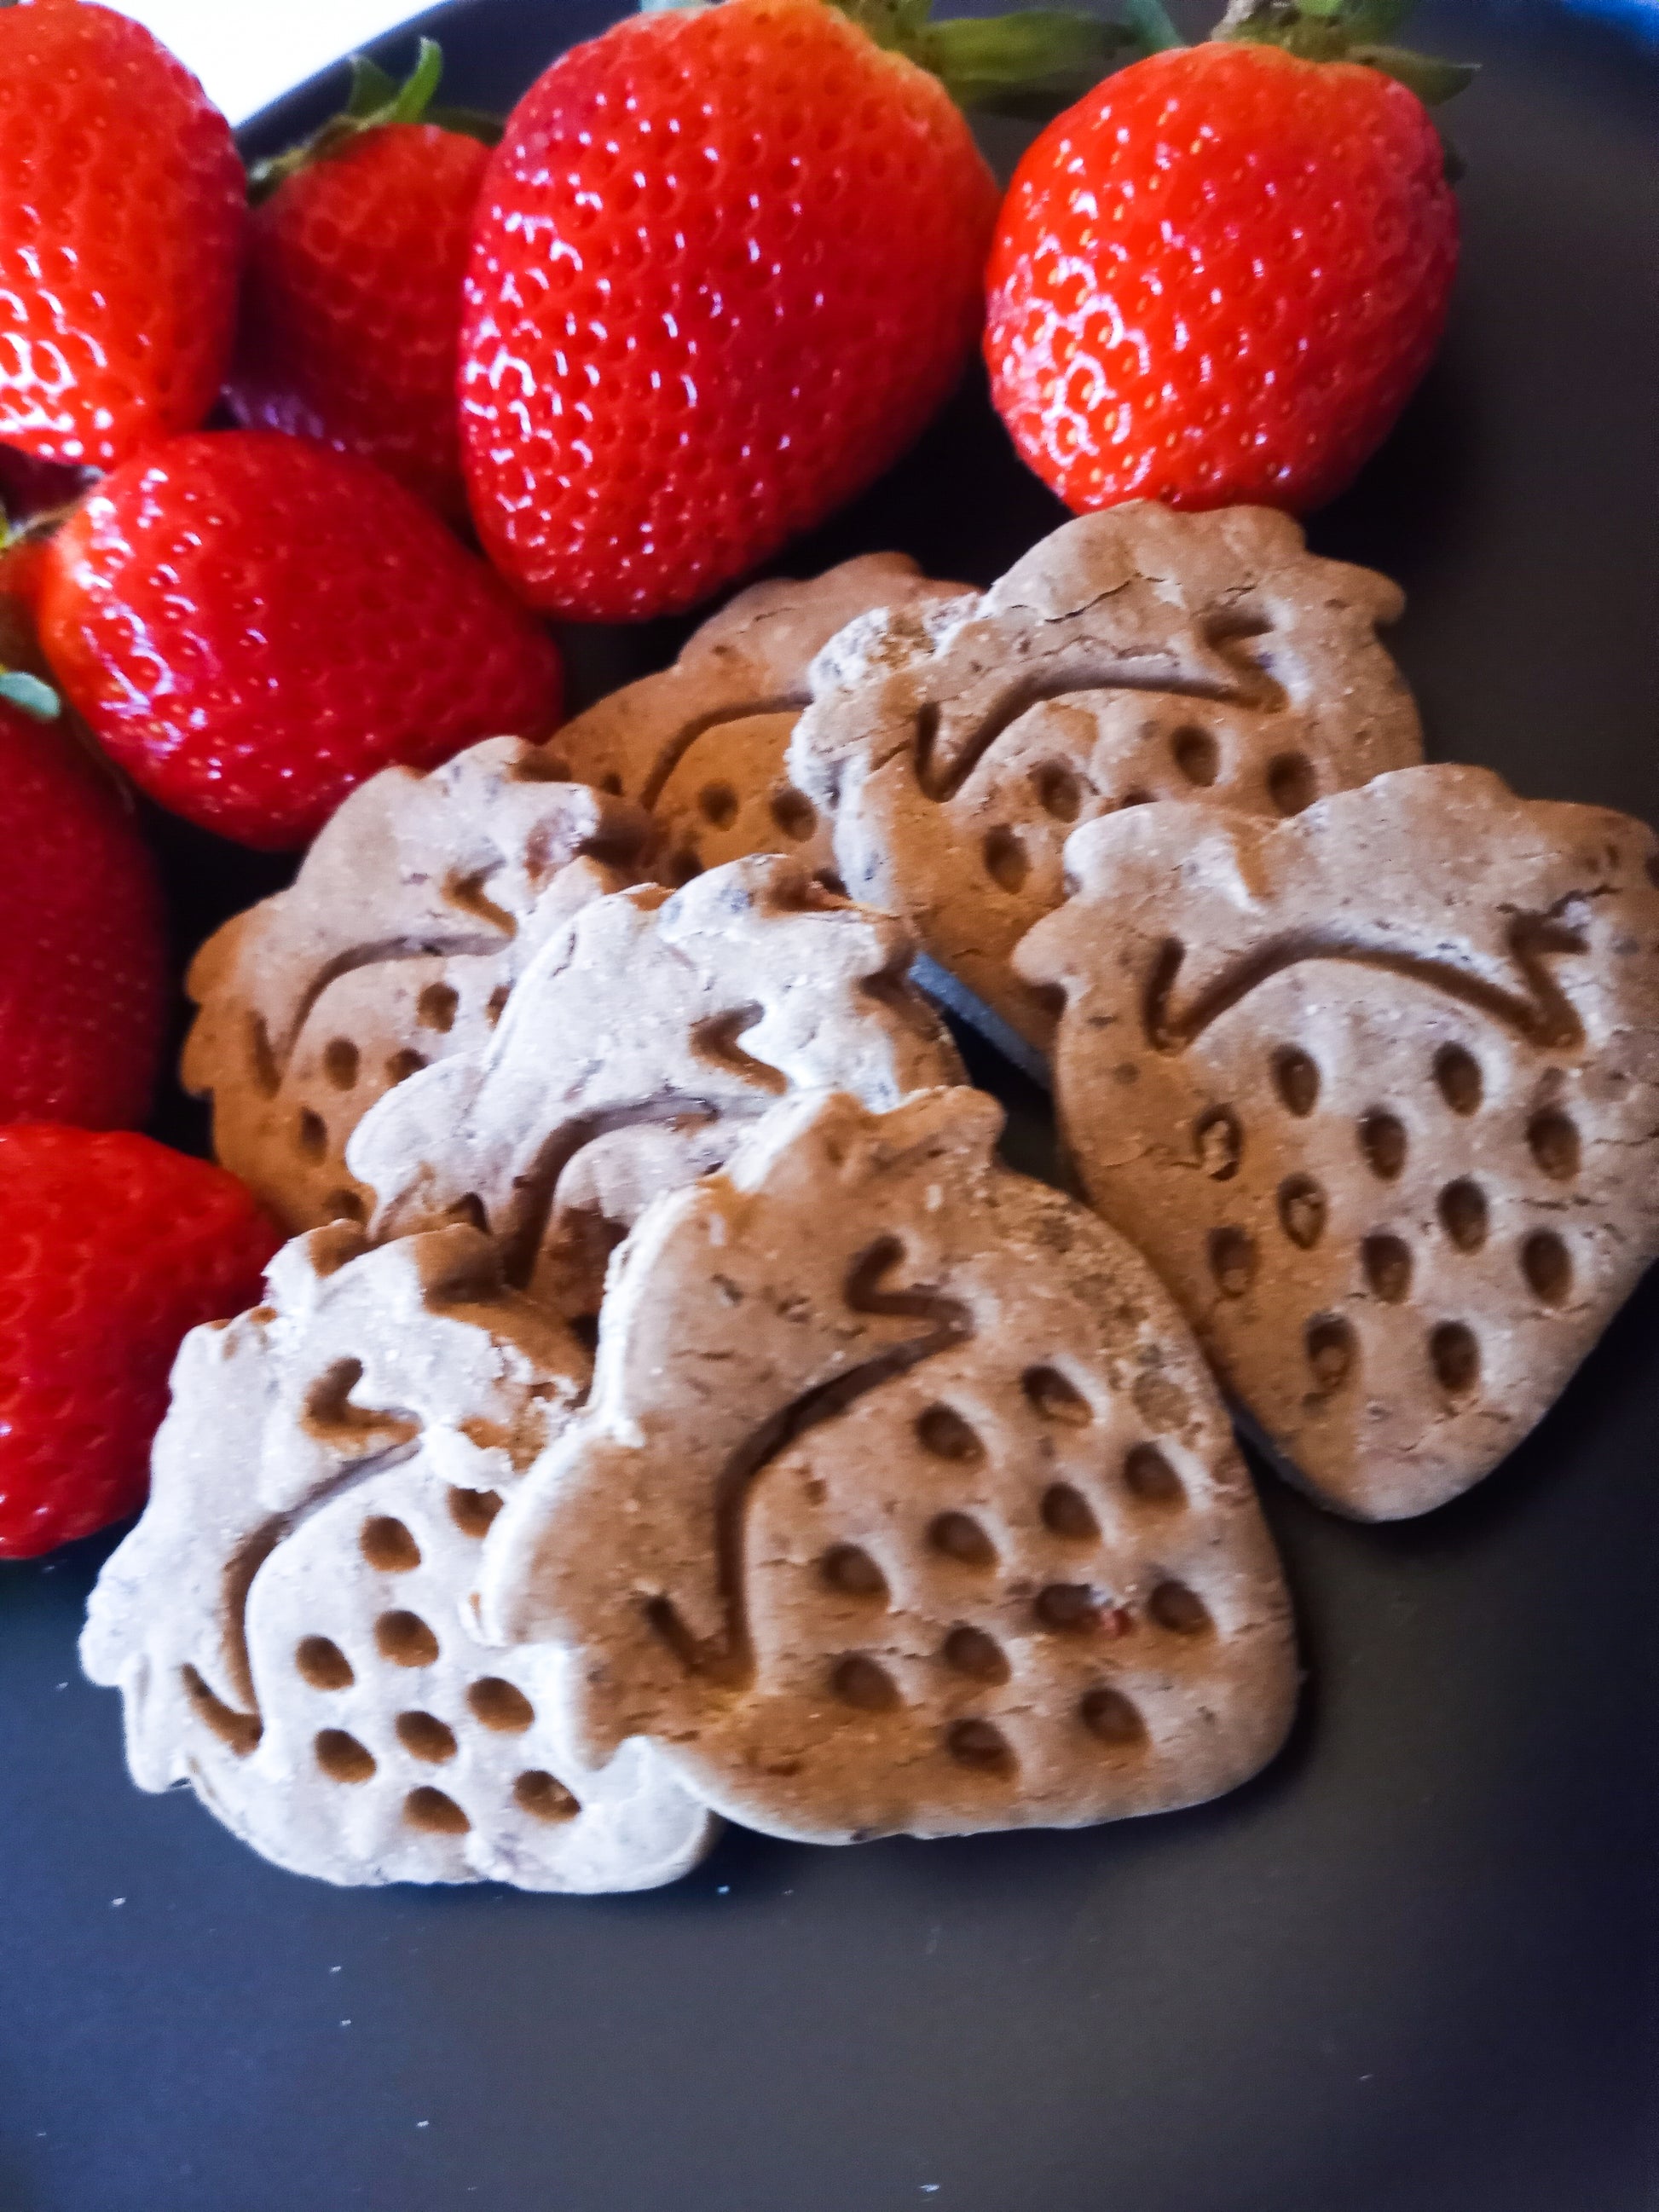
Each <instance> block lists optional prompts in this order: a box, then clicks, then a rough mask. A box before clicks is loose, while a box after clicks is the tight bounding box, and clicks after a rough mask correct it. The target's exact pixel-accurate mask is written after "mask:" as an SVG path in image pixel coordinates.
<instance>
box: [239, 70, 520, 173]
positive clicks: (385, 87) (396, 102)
mask: <svg viewBox="0 0 1659 2212" xmlns="http://www.w3.org/2000/svg"><path fill="white" fill-rule="evenodd" d="M443 73H444V57H443V49H442V47H441V46H440V45H439V44H438V42H437V40H435V39H422V40H421V43H420V46H419V47H418V49H417V50H416V56H415V66H414V68H413V69H412V70H410V73H409V75H408V76H406V77H405V78H404V81H403V82H402V83H401V84H399V83H398V82H397V81H396V79H395V78H393V77H392V76H389V75H388V74H387V72H386V70H383V69H382V68H381V67H380V64H379V62H377V61H374V59H372V58H371V57H370V56H369V55H368V54H353V56H352V57H351V91H350V93H349V96H348V98H347V100H346V104H345V106H344V107H343V108H342V110H341V111H340V112H339V114H337V115H334V116H331V117H330V118H329V120H328V121H327V122H326V123H325V124H324V125H323V126H322V128H321V130H320V131H313V134H312V135H311V137H309V138H307V139H304V140H302V141H301V143H300V144H299V145H297V146H290V147H289V148H288V149H287V150H286V151H285V152H283V153H281V154H273V155H270V156H268V157H267V159H266V160H264V161H256V162H255V163H254V165H253V167H252V169H251V170H250V171H249V172H248V197H249V198H250V199H251V200H252V202H253V204H254V205H255V206H256V207H257V206H258V204H259V202H260V201H261V200H265V199H269V198H270V195H271V194H272V192H274V191H276V187H277V185H280V184H281V183H282V181H283V179H284V178H285V177H291V176H293V175H294V174H295V172H296V171H297V170H300V169H303V168H306V167H308V166H309V164H310V163H311V162H313V161H326V160H327V159H328V157H329V156H330V155H331V154H337V153H338V152H339V151H340V149H342V148H343V147H344V146H349V145H350V144H351V143H353V142H354V141H355V140H356V139H358V138H360V137H362V135H363V133H364V132H365V131H378V130H380V129H381V128H382V127H383V126H384V125H386V124H389V123H431V124H435V125H437V127H438V129H439V130H441V131H457V132H459V134H460V136H461V137H466V138H477V139H480V140H482V142H483V144H485V145H486V146H493V145H495V144H496V143H497V142H498V141H499V139H500V137H501V122H500V119H499V118H497V117H495V116H493V115H484V114H483V113H481V112H478V111H477V109H474V108H467V107H434V106H433V105H432V96H433V94H435V92H436V91H437V89H438V85H439V82H440V80H441V78H442V76H443Z"/></svg>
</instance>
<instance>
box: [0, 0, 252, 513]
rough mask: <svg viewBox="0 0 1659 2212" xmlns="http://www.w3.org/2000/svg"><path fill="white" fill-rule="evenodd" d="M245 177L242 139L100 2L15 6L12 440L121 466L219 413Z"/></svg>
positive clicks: (3, 113) (3, 339)
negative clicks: (157, 441)
mask: <svg viewBox="0 0 1659 2212" xmlns="http://www.w3.org/2000/svg"><path fill="white" fill-rule="evenodd" d="M246 219H247V214H246V178H245V177H244V175H243V173H242V165H241V162H240V160H239V159H238V157H237V153H236V149H235V146H234V143H233V142H232V139H231V135H230V126H229V125H228V124H227V122H226V121H225V118H224V117H223V116H222V115H221V114H220V113H219V112H218V110H217V108H216V107H215V106H212V104H211V103H210V101H209V100H208V98H207V96H206V94H204V92H203V90H202V88H201V86H200V85H199V84H197V82H196V80H195V78H194V77H193V76H191V74H190V72H189V70H186V69H185V68H184V67H183V66H182V65H181V64H179V63H178V62H176V61H175V60H174V59H173V56H172V55H171V54H169V53H168V52H167V49H166V48H165V47H164V46H161V45H160V44H158V42H157V41H156V40H155V39H154V38H152V37H151V35H150V33H149V32H148V31H147V30H145V29H143V27H142V26H141V25H139V24H137V23H135V22H133V21H131V20H130V18H129V17H127V16H125V15H117V14H116V13H115V12H114V10H113V9H109V8H102V7H98V6H95V5H94V0H33V4H26V5H24V6H21V7H15V6H14V7H8V8H6V9H4V10H3V11H0V294H3V296H4V300H5V307H6V313H5V321H4V329H3V333H0V440H4V441H9V443H10V444H12V445H15V446H21V447H22V448H23V449H24V451H25V452H27V453H33V454H34V455H36V456H37V457H38V458H40V459H43V460H53V461H64V462H71V463H76V464H85V465H91V466H95V467H98V468H100V469H105V468H112V467H113V466H114V465H115V464H116V463H117V462H118V461H121V460H123V459H125V457H126V456H127V455H128V454H129V453H132V452H134V451H136V449H137V447H138V445H139V444H140V442H141V441H143V440H144V439H146V438H151V437H155V436H157V435H167V433H169V432H172V431H175V430H188V429H192V428H194V427H195V426H196V424H197V423H198V422H200V421H201V420H202V418H203V416H204V415H205V414H206V413H207V411H208V410H209V408H210V407H211V406H212V404H213V402H214V399H215V398H216V395H217V393H218V390H219V386H220V382H221V380H222V377H223V374H224V368H225V362H226V359H227V357H228V354H229V350H230V343H231V337H232V333H233V330H234V323H235V313H236V285H237V278H238V274H239V269H240V258H241V250H242V240H243V235H244V231H245V228H246Z"/></svg>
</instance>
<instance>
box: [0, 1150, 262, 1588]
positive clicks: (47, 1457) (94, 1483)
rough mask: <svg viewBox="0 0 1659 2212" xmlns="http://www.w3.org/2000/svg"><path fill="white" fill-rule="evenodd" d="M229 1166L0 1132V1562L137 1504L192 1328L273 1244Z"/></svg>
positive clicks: (258, 1269)
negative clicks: (177, 1361)
mask: <svg viewBox="0 0 1659 2212" xmlns="http://www.w3.org/2000/svg"><path fill="white" fill-rule="evenodd" d="M281 1241H282V1240H281V1238H280V1237H278V1235H277V1233H276V1230H275V1229H274V1228H273V1227H272V1226H271V1225H270V1222H269V1221H267V1220H266V1219H265V1218H264V1215H263V1214H262V1213H261V1212H259V1210H258V1207H257V1206H255V1205H254V1203H253V1200H252V1198H251V1197H250V1196H249V1194H248V1193H247V1192H246V1190H245V1189H244V1188H243V1187H242V1185H241V1184H240V1183H239V1182H237V1180H236V1178H235V1176H230V1175H227V1174H226V1173H225V1171H224V1170H223V1169H222V1168H216V1167H210V1166H209V1164H208V1163H207V1162H206V1161H205V1160H191V1159H186V1158H185V1157H184V1155H183V1154H182V1153H180V1152H169V1151H167V1147H166V1146H163V1145H156V1144H152V1143H151V1142H150V1140H149V1138H148V1137H138V1136H133V1135H131V1134H128V1133H125V1132H118V1133H113V1134H98V1133H93V1132H91V1131H88V1130H85V1129H65V1128H58V1127H52V1126H49V1125H48V1124H46V1123H44V1122H41V1123H22V1124H19V1125H18V1126H16V1127H12V1128H0V1317H3V1327H0V1559H32V1558H33V1557H34V1556H35V1554H36V1553H40V1552H48V1551H50V1550H51V1549H52V1547H53V1545H55V1544H65V1543H68V1542H70V1541H71V1539H73V1538H74V1537H76V1536H86V1535H89V1534H91V1533H92V1531H93V1530H94V1528H103V1527H104V1526H105V1524H106V1522H110V1521H114V1520H118V1518H119V1517H120V1516H121V1515H122V1514H124V1513H131V1512H132V1511H133V1510H134V1509H135V1508H136V1507H137V1505H138V1504H140V1503H141V1502H142V1500H143V1494H144V1485H145V1480H146V1475H147V1473H148V1469H149V1447H150V1441H151V1439H152V1438H153V1437H154V1436H155V1431H156V1430H157V1428H158V1427H159V1426H160V1425H161V1416H162V1414H163V1413H165V1412H166V1411H167V1374H168V1370H170V1369H171V1367H172V1365H173V1357H174V1355H175V1353H176V1352H178V1349H179V1345H180V1343H181V1342H182V1341H183V1340H184V1337H185V1332H186V1331H187V1330H189V1329H191V1328H195V1327H196V1326H197V1323H198V1322H207V1321H220V1320H223V1319H226V1318H228V1316H231V1315H233V1314H236V1313H240V1311H241V1310H243V1309H244V1308H245V1307H246V1306H249V1305H252V1304H253V1302H254V1300H255V1299H256V1298H257V1297H258V1292H259V1281H260V1277H261V1275H262V1273H264V1267H265V1263H266V1261H268V1260H269V1259H270V1256H271V1255H272V1253H273V1252H275V1251H276V1248H277V1245H278V1244H279V1243H281Z"/></svg>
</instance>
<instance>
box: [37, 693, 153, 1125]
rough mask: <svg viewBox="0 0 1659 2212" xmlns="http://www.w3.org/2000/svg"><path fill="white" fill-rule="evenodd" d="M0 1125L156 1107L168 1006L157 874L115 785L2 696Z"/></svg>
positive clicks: (95, 1119) (135, 1116) (105, 1118)
mask: <svg viewBox="0 0 1659 2212" xmlns="http://www.w3.org/2000/svg"><path fill="white" fill-rule="evenodd" d="M0 825H3V834H4V838H5V849H6V860H5V865H4V866H3V867H0V945H3V946H4V947H5V956H4V958H3V960H0V1122H3V1121H79V1122H82V1123H83V1124H84V1125H85V1126H86V1127H88V1128H115V1127H120V1126H121V1125H122V1124H123V1123H130V1122H134V1121H143V1118H144V1115H145V1114H146V1113H147V1112H148V1111H149V1097H150V1091H151V1088H152V1086H153V1085H154V1083H155V1064H156V1060H157V1056H158V1055H159V1054H160V1051H161V1030H162V1025H163V1022H164V1019H165V1015H166V1008H167V951H166V944H165V939H164V933H163V928H162V916H161V892H160V890H159V887H158V885H157V883H156V878H155V868H154V866H152V864H151V861H150V857H149V853H148V852H147V851H146V849H145V848H144V844H143V840H142V839H141V838H140V836H139V835H138V832H137V829H135V828H134V826H133V822H132V817H131V811H129V809H128V807H127V806H126V805H125V803H124V801H123V799H122V797H121V795H120V793H118V791H117V789H116V787H115V785H114V781H113V779H112V777H111V775H110V774H109V772H108V770H107V769H103V768H100V767H99V766H97V765H95V764H94V762H93V761H92V760H91V759H89V758H88V757H87V756H86V755H85V754H84V753H82V750H81V749H80V748H79V747H78V746H77V745H76V744H75V743H74V742H73V740H72V739H70V738H67V737H65V736H64V734H63V733H62V732H60V731H58V730H55V729H50V728H46V727H44V726H42V725H41V724H40V722H38V721H34V720H31V719H30V718H29V717H28V716H27V715H26V714H20V713H19V711H18V709H17V708H15V707H14V706H11V705H9V703H7V702H4V701H3V700H0Z"/></svg>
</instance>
